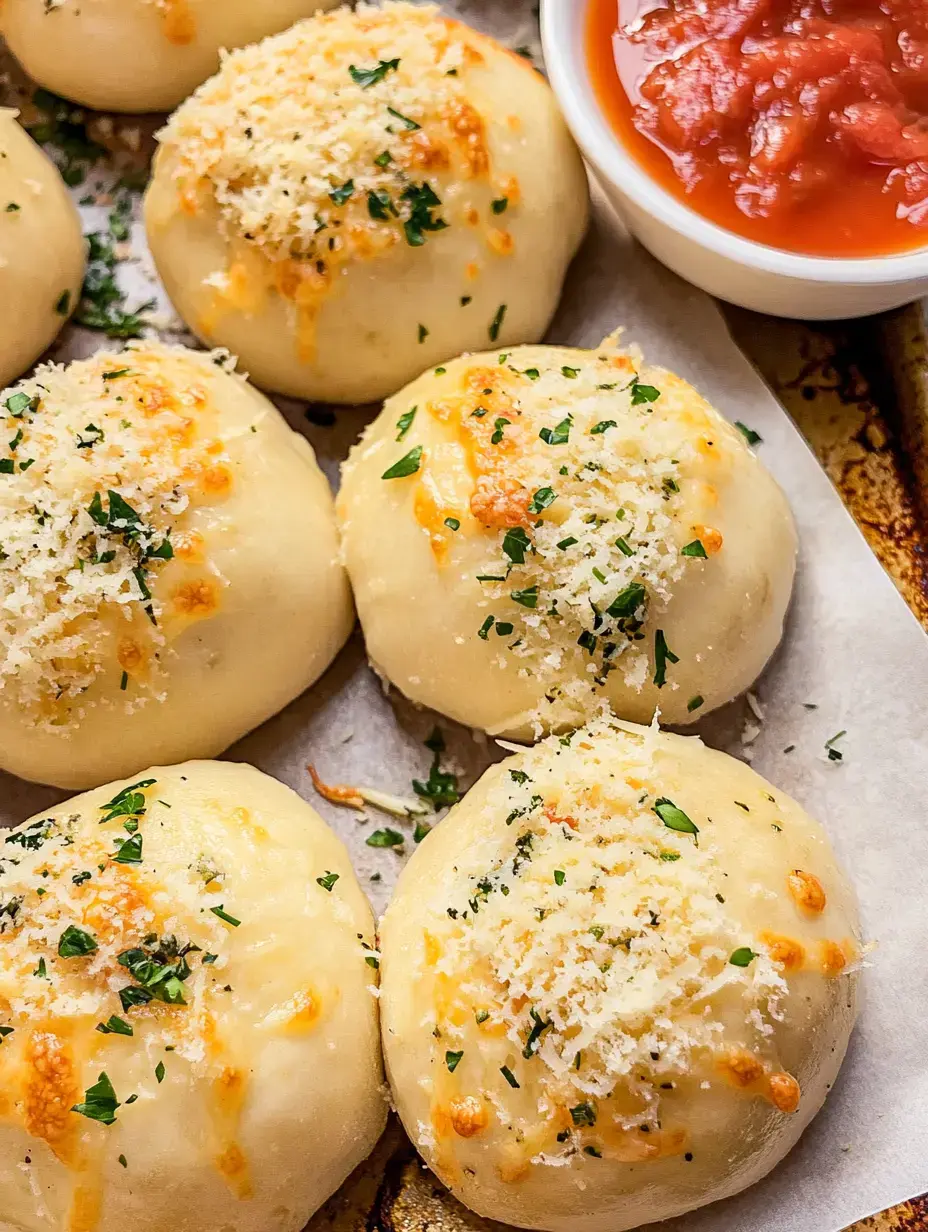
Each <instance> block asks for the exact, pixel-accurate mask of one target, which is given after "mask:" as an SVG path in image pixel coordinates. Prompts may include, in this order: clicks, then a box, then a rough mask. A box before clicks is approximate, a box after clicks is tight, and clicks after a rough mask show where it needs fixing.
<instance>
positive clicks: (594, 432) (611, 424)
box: [590, 419, 619, 436]
mask: <svg viewBox="0 0 928 1232" xmlns="http://www.w3.org/2000/svg"><path fill="white" fill-rule="evenodd" d="M618 426H619V425H618V424H617V423H616V421H615V420H614V419H601V420H600V421H599V423H595V424H593V426H592V428H590V436H602V434H603V433H604V432H608V431H609V429H610V428H617V427H618Z"/></svg>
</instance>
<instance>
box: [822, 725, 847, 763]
mask: <svg viewBox="0 0 928 1232" xmlns="http://www.w3.org/2000/svg"><path fill="white" fill-rule="evenodd" d="M846 735H847V732H846V731H839V732H838V733H837V735H835V736H832V737H831V739H830V740H826V741H825V750H826V752H827V753H828V760H829V761H843V760H844V754H843V753H842V752H841V750H840V749H836V748H835V744H836V743H837V742H838V741H839V740H840V739H842V737H844V736H846Z"/></svg>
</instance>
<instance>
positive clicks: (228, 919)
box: [210, 903, 242, 928]
mask: <svg viewBox="0 0 928 1232" xmlns="http://www.w3.org/2000/svg"><path fill="white" fill-rule="evenodd" d="M210 911H211V912H212V913H213V915H218V916H219V918H220V920H224V921H225V923H226V924H231V925H232V927H233V928H238V926H239V924H241V922H242V921H241V920H237V919H236V918H235V916H234V915H229V913H228V911H226V910H225V908H224V907H223V905H222V903H220V904H219V906H218V907H210Z"/></svg>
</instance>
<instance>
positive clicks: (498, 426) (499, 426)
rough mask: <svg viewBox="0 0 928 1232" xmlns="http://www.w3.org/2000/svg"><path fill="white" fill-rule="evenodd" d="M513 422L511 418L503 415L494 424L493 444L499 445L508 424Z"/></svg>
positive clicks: (491, 442) (491, 440) (491, 438)
mask: <svg viewBox="0 0 928 1232" xmlns="http://www.w3.org/2000/svg"><path fill="white" fill-rule="evenodd" d="M511 422H512V420H510V419H505V418H504V417H503V416H502V415H501V416H500V417H499V419H497V420H496V421H495V422H494V424H493V435H492V436H491V437H490V444H491V445H498V444H500V442H501V441H502V439H503V433H504V432H505V430H506V428H507V427H508V425H509V424H510V423H511Z"/></svg>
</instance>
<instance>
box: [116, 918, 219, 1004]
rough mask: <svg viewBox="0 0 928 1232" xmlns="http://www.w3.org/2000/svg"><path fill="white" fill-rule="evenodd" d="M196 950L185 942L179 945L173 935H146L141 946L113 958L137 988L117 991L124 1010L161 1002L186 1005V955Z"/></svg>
mask: <svg viewBox="0 0 928 1232" xmlns="http://www.w3.org/2000/svg"><path fill="white" fill-rule="evenodd" d="M197 950H199V946H196V945H192V944H190V943H188V944H187V945H185V946H179V945H178V943H177V939H176V938H175V937H173V936H167V937H162V939H161V940H160V941H158V939H157V937H155V936H152V937H147V938H146V939H145V941H144V942H143V944H142V946H137V947H135V948H134V949H131V950H123V952H122V953H121V954H118V955H117V956H116V961H117V962H118V963H119V965H120V966H121V967H125V969H126V970H127V971H128V972H129V974H130V975H131V976H132V978H133V979H134V980H135V981H136V984H137V987H134V986H132V985H129V986H128V987H126V988H121V989H120V990H119V1000H120V1004H121V1005H122V1008H123V1010H124V1011H125V1012H126V1013H128V1012H129V1010H131V1009H133V1008H134V1007H135V1006H138V1005H147V1004H148V1003H149V1002H150V1001H163V1002H164V1003H165V1004H166V1005H186V1004H187V1002H186V999H185V997H184V989H183V984H184V981H185V980H187V979H189V977H190V965H189V963H188V962H187V955H188V954H190V953H193V952H194V951H197Z"/></svg>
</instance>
